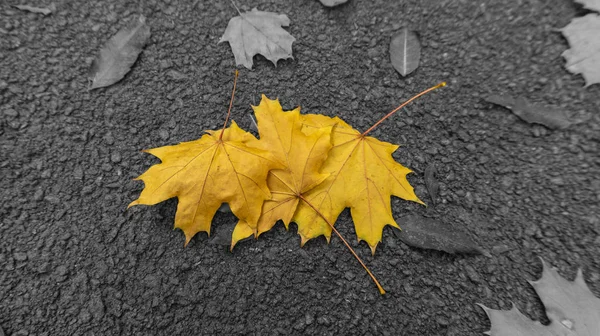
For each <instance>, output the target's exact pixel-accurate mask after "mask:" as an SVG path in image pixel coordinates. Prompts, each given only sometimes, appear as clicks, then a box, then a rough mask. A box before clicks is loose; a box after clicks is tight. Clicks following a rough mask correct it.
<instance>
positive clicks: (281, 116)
mask: <svg viewBox="0 0 600 336" xmlns="http://www.w3.org/2000/svg"><path fill="white" fill-rule="evenodd" d="M253 108H254V113H255V115H256V119H257V121H258V132H259V134H260V139H261V141H263V142H262V145H263V146H264V147H263V148H264V149H265V150H269V151H270V152H271V153H272V154H273V156H274V157H276V158H277V159H278V160H279V162H280V163H281V164H282V165H283V166H284V167H285V168H284V169H274V170H271V171H270V173H269V175H268V177H267V184H268V186H269V189H270V190H271V194H272V195H273V197H272V198H271V199H269V200H266V201H265V202H264V204H263V208H262V214H261V217H260V219H259V220H258V223H256V225H252V224H251V223H249V222H247V221H244V220H240V221H239V222H238V224H237V225H236V227H235V229H234V231H233V235H232V240H231V248H233V246H235V244H236V243H237V242H238V241H239V240H241V239H244V238H247V237H249V236H251V235H254V236H255V237H258V235H260V234H261V233H263V232H266V231H268V230H270V229H271V228H272V227H273V226H274V225H275V223H276V222H277V221H278V220H283V223H284V224H285V226H286V228H287V227H288V225H289V223H290V221H291V219H292V216H293V215H294V213H295V211H296V207H297V206H298V203H299V201H300V197H301V196H302V195H303V194H304V193H306V192H308V191H310V190H311V189H312V188H314V187H315V186H317V185H318V184H319V183H321V182H322V181H323V180H325V179H326V178H327V177H328V176H329V174H323V173H320V172H319V170H320V168H321V165H322V164H323V162H324V161H325V160H326V158H327V152H328V151H329V149H330V148H331V130H332V126H331V125H329V126H325V127H321V128H313V129H310V130H309V131H310V132H308V133H307V134H305V133H304V132H302V117H301V115H300V108H296V109H294V110H292V111H286V112H284V111H283V109H282V107H281V104H280V103H279V101H278V100H271V99H269V98H267V97H266V96H264V95H263V96H262V99H261V101H260V104H259V105H258V106H256V107H253Z"/></svg>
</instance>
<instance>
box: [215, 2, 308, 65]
mask: <svg viewBox="0 0 600 336" xmlns="http://www.w3.org/2000/svg"><path fill="white" fill-rule="evenodd" d="M289 25H290V19H289V18H288V17H287V15H284V14H277V13H271V12H263V11H259V10H257V9H256V8H254V9H252V10H251V11H249V12H245V13H242V12H240V15H239V16H236V17H234V18H232V19H231V20H229V23H228V24H227V28H226V29H225V33H224V34H223V36H222V37H221V40H219V43H221V42H229V45H230V46H231V50H232V51H233V56H235V63H236V64H237V65H240V64H241V65H243V66H245V67H246V68H248V69H250V70H252V65H253V62H252V58H253V57H254V55H256V54H261V55H263V56H264V57H265V58H266V59H268V60H269V61H271V62H273V64H274V65H275V66H277V61H278V60H280V59H286V58H294V57H293V56H292V43H293V42H294V41H295V40H296V39H295V38H294V37H293V36H292V35H290V33H288V32H287V31H285V30H284V29H283V28H281V27H287V26H289Z"/></svg>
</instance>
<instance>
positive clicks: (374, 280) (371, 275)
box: [297, 194, 385, 295]
mask: <svg viewBox="0 0 600 336" xmlns="http://www.w3.org/2000/svg"><path fill="white" fill-rule="evenodd" d="M297 196H298V197H299V198H300V199H301V200H302V201H304V203H306V204H308V206H310V207H311V208H312V209H313V210H314V211H315V212H316V213H317V214H318V215H319V216H321V218H323V220H324V221H325V222H326V223H327V224H328V225H329V226H330V227H331V230H333V232H335V234H336V235H337V236H338V237H340V239H341V240H342V242H343V243H344V245H346V247H347V248H348V249H349V250H350V252H352V255H354V258H356V260H358V262H359V263H360V264H361V266H362V267H363V268H364V269H365V271H367V273H368V274H369V276H370V277H371V279H373V282H375V285H377V289H379V294H381V295H383V294H385V289H383V287H381V284H379V281H377V278H375V276H374V275H373V273H371V271H370V270H369V268H368V267H367V265H365V263H364V262H363V261H362V259H360V257H359V256H358V254H356V252H354V249H353V248H352V247H351V246H350V244H348V242H347V241H346V239H344V237H342V235H341V234H340V233H339V231H338V230H337V229H336V228H335V227H333V224H331V223H330V222H329V220H328V219H327V218H325V216H324V215H323V214H322V213H321V212H320V211H319V210H318V209H317V208H316V207H315V206H314V205H312V204H311V203H310V202H309V201H308V200H307V199H306V198H305V197H304V196H303V195H301V194H300V195H297Z"/></svg>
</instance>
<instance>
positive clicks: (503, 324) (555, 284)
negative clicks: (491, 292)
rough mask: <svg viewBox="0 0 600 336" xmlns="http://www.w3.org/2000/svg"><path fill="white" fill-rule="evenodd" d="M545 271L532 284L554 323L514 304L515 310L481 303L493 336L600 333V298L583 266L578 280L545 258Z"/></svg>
mask: <svg viewBox="0 0 600 336" xmlns="http://www.w3.org/2000/svg"><path fill="white" fill-rule="evenodd" d="M542 267H543V271H542V272H543V273H542V277H541V279H540V280H538V281H530V282H529V283H530V284H531V285H532V286H533V289H535V292H536V293H537V294H538V295H539V297H540V299H541V300H542V303H543V304H544V307H545V308H546V314H547V315H548V319H549V320H550V324H549V325H547V326H545V325H542V324H541V323H540V322H538V321H531V320H530V319H528V318H527V317H526V316H525V315H523V314H521V312H520V311H519V310H518V309H517V308H516V307H515V306H514V304H513V307H512V309H511V310H508V311H504V310H495V309H490V308H488V307H486V306H484V305H482V304H478V305H479V306H480V307H481V308H483V310H484V311H485V313H486V314H487V316H488V317H489V319H490V321H491V323H492V328H491V329H490V330H489V331H488V332H486V334H488V335H490V336H514V335H527V336H598V335H599V333H600V299H598V298H597V297H595V296H594V294H593V293H592V292H591V291H590V289H589V288H588V287H587V285H586V283H585V280H584V279H583V275H582V273H581V269H579V270H578V271H577V276H576V278H575V281H567V280H566V279H564V278H563V277H561V276H560V274H558V272H557V271H556V269H554V268H553V269H550V268H549V267H548V266H547V265H546V263H545V262H544V261H543V260H542Z"/></svg>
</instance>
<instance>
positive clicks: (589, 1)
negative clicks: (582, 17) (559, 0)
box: [575, 0, 600, 12]
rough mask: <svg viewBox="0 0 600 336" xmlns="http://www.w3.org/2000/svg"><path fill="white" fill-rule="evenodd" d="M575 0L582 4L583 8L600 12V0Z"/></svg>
mask: <svg viewBox="0 0 600 336" xmlns="http://www.w3.org/2000/svg"><path fill="white" fill-rule="evenodd" d="M575 2H578V3H580V4H582V5H583V7H584V8H587V9H589V10H593V11H596V12H600V0H575Z"/></svg>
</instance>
